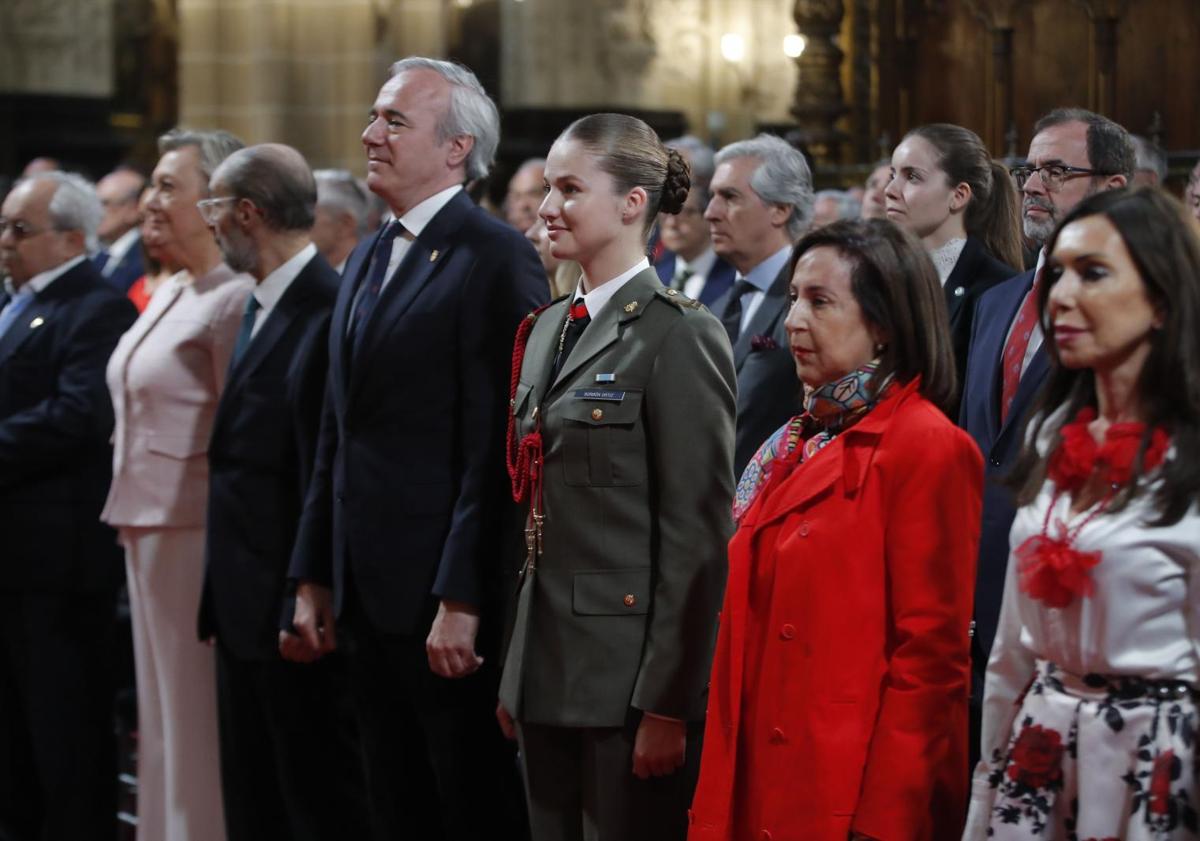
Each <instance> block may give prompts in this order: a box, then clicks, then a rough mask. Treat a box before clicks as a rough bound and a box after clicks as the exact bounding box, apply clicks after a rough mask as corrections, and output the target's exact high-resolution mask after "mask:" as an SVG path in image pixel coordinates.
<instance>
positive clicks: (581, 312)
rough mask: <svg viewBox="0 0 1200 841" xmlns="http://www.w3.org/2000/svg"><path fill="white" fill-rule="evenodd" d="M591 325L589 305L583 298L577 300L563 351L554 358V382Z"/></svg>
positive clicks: (569, 320)
mask: <svg viewBox="0 0 1200 841" xmlns="http://www.w3.org/2000/svg"><path fill="white" fill-rule="evenodd" d="M591 323H592V316H591V315H590V314H589V313H588V309H587V305H586V304H584V303H583V298H576V299H575V303H574V304H572V305H571V314H570V317H569V318H568V320H567V329H566V332H564V333H563V342H562V350H560V351H559V352H558V355H557V356H555V357H554V372H553V374H552V376H551V378H550V379H551V381H552V382H553V381H554V380H555V379H557V378H558V372H559V371H561V370H562V366H563V363H565V362H566V361H567V358H568V357H570V355H571V350H572V349H573V348H574V347H575V343H576V342H578V341H579V337H580V336H582V335H583V331H584V330H585V329H586V328H587V326H588V325H589V324H591Z"/></svg>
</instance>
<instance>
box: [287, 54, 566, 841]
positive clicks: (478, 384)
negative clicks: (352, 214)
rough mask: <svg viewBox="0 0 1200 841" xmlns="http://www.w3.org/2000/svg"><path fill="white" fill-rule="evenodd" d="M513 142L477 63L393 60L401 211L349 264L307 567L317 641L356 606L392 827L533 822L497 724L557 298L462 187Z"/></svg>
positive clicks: (393, 137)
mask: <svg viewBox="0 0 1200 841" xmlns="http://www.w3.org/2000/svg"><path fill="white" fill-rule="evenodd" d="M498 136H499V121H498V117H497V113H496V108H495V105H494V104H493V103H492V101H491V100H490V99H489V98H488V96H487V94H486V93H485V92H484V91H483V88H482V86H480V84H479V82H478V80H476V78H475V77H474V75H473V74H471V72H470V71H468V70H466V69H465V68H462V67H459V66H457V65H453V64H450V63H448V62H442V61H434V60H431V59H423V58H409V59H405V60H403V61H400V62H398V63H397V64H396V65H394V66H393V68H392V75H391V78H390V79H389V80H388V81H387V82H386V83H385V84H384V85H383V88H382V89H381V90H380V91H379V95H378V96H377V97H376V100H375V104H374V106H373V107H372V109H371V112H370V117H369V120H368V123H367V127H366V130H365V131H364V132H363V135H362V139H363V144H364V146H365V147H366V152H367V184H368V186H369V187H370V189H371V190H372V191H373V192H374V193H376V194H378V195H380V196H383V197H384V198H385V199H387V202H388V204H389V206H390V207H391V210H392V212H393V213H394V215H395V221H393V222H391V223H389V225H388V226H386V227H385V228H384V229H383V230H381V231H380V232H379V234H378V235H377V236H376V237H374V238H373V240H372V241H370V242H368V243H365V244H364V245H363V246H361V247H359V248H358V249H356V250H355V253H354V254H352V255H351V257H350V260H349V262H348V263H347V265H346V270H345V272H344V275H343V283H342V286H341V290H340V292H339V294H338V300H337V305H336V306H335V308H334V313H333V321H332V325H331V327H330V341H329V353H330V369H329V385H328V388H327V390H326V398H325V405H324V416H323V418H322V426H321V438H320V444H319V446H318V451H317V462H316V467H315V471H314V477H313V483H312V487H311V489H310V491H309V494H308V499H307V501H306V503H305V510H304V515H303V519H302V522H301V529H300V534H299V537H298V540H297V543H296V552H295V554H294V556H293V559H292V568H291V574H292V576H293V578H295V579H296V580H297V581H298V582H299V583H298V587H297V593H296V597H297V599H296V613H295V624H296V628H297V629H298V630H299V631H300V633H301V634H302V635H303V636H304V637H305V638H306V639H307V640H308V641H309V642H310V644H312V645H314V646H316V647H319V648H320V650H322V651H329V650H332V649H333V647H334V645H335V624H334V616H335V614H336V615H337V617H338V620H339V621H338V625H337V628H336V632H337V639H339V640H344V641H345V642H346V643H347V645H346V654H347V657H348V666H349V671H350V681H351V691H352V695H353V700H354V706H355V709H356V713H357V718H358V721H359V724H360V728H361V732H362V740H363V745H364V751H365V753H366V761H367V769H368V779H369V785H370V797H371V806H372V812H373V816H374V818H375V820H376V830H377V833H376V837H377V838H380V839H393V838H422V839H439V838H450V839H477V838H519V837H520V836H521V834H522V833H523V832H525V831H527V830H525V829H524V828H523V826H522V821H523V816H522V814H521V810H522V808H523V807H522V800H523V798H522V795H521V790H520V781H519V779H518V777H517V775H516V768H515V764H514V761H513V753H512V749H511V747H510V746H509V744H508V743H507V742H506V740H504V739H503V737H502V736H501V734H500V731H499V728H498V727H497V725H496V722H495V719H494V712H495V707H496V687H497V678H498V666H499V663H497V662H496V661H497V649H498V645H499V639H498V637H499V624H500V622H502V621H503V620H502V616H503V605H502V602H503V595H504V594H505V593H506V591H508V590H510V589H511V587H512V586H513V584H515V581H516V579H515V572H516V570H515V567H514V568H513V569H512V570H511V572H512V573H513V575H512V576H511V578H510V577H509V576H508V574H507V573H508V572H509V570H508V569H506V567H505V564H504V559H505V553H506V547H507V546H510V545H515V544H516V543H517V542H518V540H519V538H518V536H517V535H516V534H511V533H510V532H509V531H508V529H509V528H510V527H511V526H512V525H514V524H515V523H516V521H517V517H516V516H515V515H514V507H513V503H512V498H511V494H510V488H509V482H508V477H507V475H506V472H505V468H504V447H503V443H504V430H505V421H506V417H507V414H508V388H509V377H510V365H509V362H510V359H511V354H512V343H513V337H514V334H515V332H516V328H517V325H518V323H519V321H520V319H521V318H522V317H523V316H524V315H526V314H527V313H528V312H530V311H531V310H533V309H535V308H537V307H538V306H539V305H540V304H542V303H544V301H545V300H546V297H547V289H546V279H545V274H544V273H543V271H542V267H541V263H540V262H539V261H538V258H537V254H536V253H535V252H534V250H533V248H532V247H531V246H530V245H529V244H528V243H527V242H526V241H525V240H524V238H523V237H522V236H521V234H520V233H519V232H517V231H515V230H513V229H512V228H511V227H509V226H508V225H506V224H504V223H502V222H500V221H498V220H495V219H493V218H492V217H490V216H489V215H488V214H487V213H485V212H484V211H482V210H480V209H479V208H477V207H475V205H474V204H473V203H472V202H471V200H470V199H469V197H468V196H467V194H466V193H465V192H463V190H462V184H463V183H464V182H465V181H466V180H468V179H477V178H481V177H483V176H484V175H486V174H487V170H488V165H489V163H490V161H491V159H492V155H493V153H494V151H495V148H496V144H497V141H498ZM331 591H332V592H331Z"/></svg>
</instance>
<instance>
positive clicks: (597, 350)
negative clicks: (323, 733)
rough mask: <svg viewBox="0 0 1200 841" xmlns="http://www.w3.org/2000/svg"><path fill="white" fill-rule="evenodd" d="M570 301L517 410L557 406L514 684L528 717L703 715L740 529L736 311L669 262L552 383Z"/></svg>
mask: <svg viewBox="0 0 1200 841" xmlns="http://www.w3.org/2000/svg"><path fill="white" fill-rule="evenodd" d="M569 305H570V300H569V299H564V300H562V301H559V302H557V303H555V304H553V305H551V306H550V307H549V308H548V309H546V310H545V311H543V312H542V313H541V314H540V315H539V316H538V318H537V322H536V324H535V325H534V327H533V330H532V332H531V333H530V335H529V341H528V344H527V345H526V352H525V359H524V363H523V365H522V368H521V374H520V380H519V382H518V385H517V388H516V393H515V397H514V400H513V406H512V411H513V413H514V414H515V416H516V421H517V434H518V436H523V435H525V434H526V433H528V432H530V431H531V430H533V429H534V428H535V424H537V423H539V422H540V431H541V435H542V439H543V454H544V456H543V457H544V472H543V475H544V486H543V492H542V495H543V502H544V505H543V511H544V514H545V521H544V526H543V534H542V552H541V554H540V555H539V556H537V557H536V558H534V561H533V563H532V564H528V565H527V567H526V568H525V569H524V570H523V572H522V573H521V575H520V580H519V585H518V587H519V590H518V594H517V598H516V599H515V600H514V601H515V612H514V616H513V618H512V622H511V629H510V635H509V645H508V648H507V651H506V654H505V661H504V673H503V677H502V679H501V686H500V700H501V702H502V703H503V704H504V706H505V708H506V709H507V710H508V711H509V712H510V713H512V714H513V715H514V717H515V718H516V719H517V720H518V721H523V722H527V723H534V724H549V725H561V726H573V727H617V726H621V725H623V724H625V723H626V721H627V717H628V716H629V713H630V708H631V707H632V708H634V709H636V710H641V711H644V712H651V713H655V714H658V715H663V716H669V717H672V718H680V719H687V720H698V719H700V718H703V716H704V709H705V705H706V699H707V685H708V675H709V667H710V662H711V658H712V648H713V642H714V639H715V635H716V627H717V611H718V609H719V608H720V604H721V599H722V595H723V591H724V585H725V573H726V567H727V560H726V544H727V542H728V540H729V536H730V534H731V533H732V531H733V522H732V516H731V513H730V505H731V501H732V496H733V445H734V415H735V411H736V409H735V406H736V389H737V376H736V374H735V372H734V366H733V357H732V352H731V350H730V346H729V340H728V337H727V336H726V333H725V330H724V328H723V327H722V326H721V323H720V322H719V321H718V320H717V319H716V318H715V317H714V316H713V315H712V314H711V313H709V312H708V310H706V309H704V308H703V307H701V306H700V304H698V303H696V302H695V301H691V300H689V299H687V298H685V297H683V296H682V295H680V294H679V293H677V292H675V291H674V290H667V289H664V288H663V286H662V285H661V283H660V282H659V279H658V277H657V275H656V274H655V272H654V270H653V269H650V270H647V271H644V272H641V273H639V274H638V275H636V276H635V277H634V278H633V279H631V280H630V281H629V282H628V283H626V284H625V286H623V287H622V288H621V289H619V290H618V291H617V292H616V294H615V295H614V296H613V297H612V298H611V299H610V300H609V302H608V303H607V304H606V305H605V306H604V308H603V309H602V310H601V311H600V313H599V315H597V316H596V318H594V319H593V320H592V322H591V323H590V324H589V325H588V327H587V329H586V330H584V332H583V334H582V335H581V336H580V338H579V342H578V344H576V346H575V348H574V350H572V352H571V354H570V356H569V357H568V358H567V360H566V361H565V363H564V364H563V366H562V370H561V371H560V372H559V375H558V377H557V378H556V379H555V380H554V381H553V382H552V383H551V382H550V374H551V370H552V365H553V360H554V356H555V354H556V352H557V350H558V347H559V340H560V336H561V335H562V329H563V325H564V323H565V319H566V317H567V310H568V307H569Z"/></svg>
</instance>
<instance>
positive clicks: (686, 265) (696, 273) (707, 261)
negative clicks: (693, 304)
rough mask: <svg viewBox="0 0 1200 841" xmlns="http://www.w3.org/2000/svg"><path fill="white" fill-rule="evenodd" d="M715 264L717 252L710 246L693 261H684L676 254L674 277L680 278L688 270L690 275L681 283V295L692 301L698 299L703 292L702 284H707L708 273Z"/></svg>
mask: <svg viewBox="0 0 1200 841" xmlns="http://www.w3.org/2000/svg"><path fill="white" fill-rule="evenodd" d="M716 263H717V252H715V251H713V250H712V247H711V246H710V247H709V248H708V249H707V250H705V251H704V253H702V254H700V255H698V256H697V257H696V258H695V259H694V260H685V259H683V258H682V257H680V256H679V255H678V254H676V255H675V277H676V278H679V277H682V276H683V273H684V272H685V271H689V270H690V271H691V273H692V274H691V277H689V278H688V279H687V280H685V281H684V282H683V289H682V290H681V291H682V292H683V294H684V295H686V296H687V297H689V298H691V299H692V300H695V299H696V298H699V297H700V293H701V292H703V291H704V284H706V283H708V273H709V272H711V271H712V268H713V266H715V265H716Z"/></svg>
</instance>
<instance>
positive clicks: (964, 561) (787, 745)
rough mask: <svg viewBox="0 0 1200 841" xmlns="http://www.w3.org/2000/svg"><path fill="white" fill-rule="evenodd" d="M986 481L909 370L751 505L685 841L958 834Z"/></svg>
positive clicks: (969, 449) (733, 547) (736, 556)
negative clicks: (745, 822) (758, 601)
mask: <svg viewBox="0 0 1200 841" xmlns="http://www.w3.org/2000/svg"><path fill="white" fill-rule="evenodd" d="M982 485H983V464H982V458H981V456H980V454H979V449H978V448H977V447H976V445H975V443H974V442H973V441H972V440H971V438H970V437H969V436H968V435H967V434H966V433H964V432H962V431H961V430H959V429H958V428H957V427H955V426H954V425H953V424H951V423H950V421H949V420H947V419H946V417H945V415H943V414H942V413H941V412H940V411H938V410H937V409H936V408H935V407H934V406H933V405H932V404H931V403H929V402H928V401H927V400H925V399H924V398H923V397H921V396H920V394H919V393H917V391H916V385H915V383H914V384H910V385H909V386H907V387H903V388H901V389H899V390H898V391H897V393H896V394H893V395H892V396H890V397H888V398H887V399H885V400H883V401H882V402H880V403H879V405H878V406H876V407H875V409H874V410H873V411H872V412H871V413H870V414H869V415H867V416H866V417H865V418H863V419H862V420H861V421H860V422H859V423H858V424H856V425H855V426H853V427H851V428H850V429H849V430H847V431H846V432H845V433H844V434H842V435H841V436H839V437H838V438H837V439H835V440H834V441H833V442H832V443H831V444H829V445H828V446H827V447H826V448H825V449H823V450H821V451H820V452H819V453H818V454H817V455H816V456H814V457H813V459H812V460H811V461H809V462H807V463H805V464H803V465H800V466H799V467H797V468H796V470H795V471H794V472H793V473H792V474H791V476H789V477H788V478H786V479H784V480H783V481H782V482H779V483H776V484H775V485H774V486H773V488H770V489H768V492H767V493H764V494H762V495H761V496H760V498H759V499H758V500H757V501H756V502H755V503H754V505H753V506H752V507H751V508H750V510H749V511H747V512H746V516H745V517H744V518H743V521H742V524H741V528H740V529H739V530H738V532H737V534H735V535H734V537H733V540H732V541H731V542H730V544H729V581H728V585H727V589H726V593H725V604H724V608H723V610H722V613H721V627H720V633H719V636H718V639H717V650H716V655H715V659H714V661H713V671H712V683H711V688H710V695H709V708H708V721H707V725H706V728H705V733H704V754H703V759H702V764H701V770H700V782H699V784H698V786H697V788H696V794H695V799H694V802H693V807H692V812H691V813H690V815H689V817H690V821H691V829H690V831H689V834H688V838H689V841H717V839H721V841H747V839H762V841H768V839H770V840H771V841H821V839H829V841H846V837H847V833H848V832H849V831H850V830H851V829H853V830H855V831H857V832H861V833H864V834H866V835H869V836H873V837H875V838H879V839H886V841H892V839H943V838H945V839H950V838H955V839H957V838H958V837H959V835H960V834H961V832H962V819H963V809H964V806H965V802H966V786H967V767H966V755H967V693H968V686H969V654H968V652H969V639H968V628H969V625H970V621H971V600H972V592H973V588H974V580H975V553H976V549H977V545H978V542H979V528H980V509H981V506H982V499H981V494H982ZM764 564H766V565H767V566H766V567H764V566H763V565H764ZM772 566H773V575H774V578H773V581H772V579H770V578H765V579H764V578H762V577H761V576H762V575H763V574H764V573H763V570H764V569H767V570H770V569H771V567H772ZM764 580H765V581H767V582H768V584H767V586H768V587H769V595H770V598H768V599H766V600H765V603H764V604H762V605H760V607H759V609H758V610H755V611H751V610H750V597H751V593H752V592H759V591H760V590H759V589H755V588H761V587H762V582H763V581H764ZM755 582H758V584H757V585H756V584H755ZM756 631H759V632H762V631H765V632H766V633H762V634H761V636H760V637H759V639H761V640H762V642H761V643H760V646H761V647H756V648H755V649H754V652H752V654H753V657H752V662H753V661H758V665H759V668H758V672H759V674H758V676H757V678H756V677H755V676H753V675H747V674H746V672H745V666H746V658H745V653H746V644H747V643H746V640H747V635H748V634H749V635H751V636H753V635H754V634H755V632H756ZM747 682H752V683H751V684H750V685H749V686H747V685H746V684H747ZM744 690H745V698H746V699H747V700H748V701H749V702H751V703H750V707H749V708H748V709H743V708H742V703H743V691H744ZM746 721H756V722H757V726H756V727H755V728H754V729H753V730H752V731H751V729H750V725H748V724H747V725H746V728H747V733H753V734H754V735H753V736H752V737H747V738H743V736H744V734H743V733H742V732H741V730H740V729H739V728H741V727H742V726H743V723H744V722H746ZM751 742H752V743H751ZM739 747H740V751H741V752H740V754H739ZM735 760H736V761H735ZM746 780H752V781H753V784H752V787H751V793H750V795H749V797H748V798H747V800H748V801H749V802H750V804H751V805H750V806H749V808H747V807H746V805H745V804H742V803H738V802H737V800H738V798H739V797H745V796H746V790H747V785H746ZM747 815H753V816H754V820H753V822H752V825H749V826H741V827H735V826H734V825H733V820H734V818H735V816H740V817H742V818H743V819H745V818H746V816H747Z"/></svg>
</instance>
